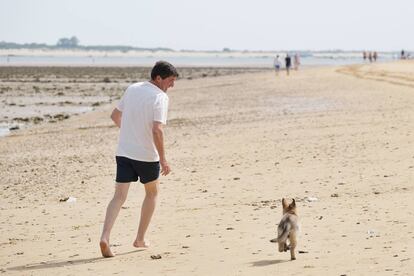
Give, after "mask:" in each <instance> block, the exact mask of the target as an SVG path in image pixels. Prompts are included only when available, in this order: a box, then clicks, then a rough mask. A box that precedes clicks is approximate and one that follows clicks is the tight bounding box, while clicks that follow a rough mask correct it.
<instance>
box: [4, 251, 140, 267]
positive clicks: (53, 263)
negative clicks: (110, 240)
mask: <svg viewBox="0 0 414 276" xmlns="http://www.w3.org/2000/svg"><path fill="white" fill-rule="evenodd" d="M142 251H145V250H142V249H141V250H140V249H138V250H133V251H129V252H125V253H120V254H116V256H115V258H116V257H117V256H124V255H129V254H133V253H136V252H142ZM112 259H114V258H104V257H96V258H89V259H78V260H69V261H59V262H57V261H47V262H40V263H34V264H26V265H21V266H14V267H9V268H7V270H14V271H26V270H36V269H47V268H57V267H63V266H70V265H83V264H89V263H98V262H102V261H108V260H112Z"/></svg>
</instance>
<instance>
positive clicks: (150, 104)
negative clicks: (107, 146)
mask: <svg viewBox="0 0 414 276" xmlns="http://www.w3.org/2000/svg"><path fill="white" fill-rule="evenodd" d="M177 77H178V73H177V70H176V69H175V68H174V66H172V65H171V64H170V63H168V62H165V61H159V62H157V63H156V64H155V66H154V67H153V68H152V71H151V80H150V81H146V82H140V83H135V84H132V85H131V86H129V87H128V88H127V89H126V91H125V93H124V95H123V96H122V98H121V100H120V102H119V104H118V106H117V107H116V108H115V109H114V110H113V112H112V115H111V118H112V120H113V121H114V123H115V124H116V125H117V126H118V127H119V128H120V134H119V142H118V148H117V152H116V164H117V171H116V184H115V194H114V197H113V198H112V200H111V201H110V203H109V205H108V208H107V210H106V216H105V223H104V227H103V231H102V236H101V240H100V247H101V252H102V256H104V257H113V256H114V254H113V253H112V252H111V249H110V246H109V236H110V232H111V229H112V226H113V225H114V222H115V220H116V217H117V216H118V214H119V210H120V209H121V207H122V204H123V203H124V202H125V200H126V197H127V194H128V189H129V184H130V182H136V181H138V179H139V180H140V182H141V183H142V184H144V187H145V198H144V201H143V203H142V208H141V218H140V222H139V227H138V233H137V236H136V239H135V241H134V243H133V245H134V246H135V247H139V248H146V247H148V244H147V243H145V240H144V237H145V232H146V231H147V228H148V225H149V223H150V221H151V217H152V214H153V213H154V209H155V205H156V199H157V193H158V185H159V179H158V178H159V174H160V165H161V174H162V175H167V174H169V173H170V171H171V169H170V167H169V165H168V162H167V160H166V157H165V150H164V134H163V129H162V125H163V124H166V122H167V111H168V96H167V94H166V92H167V90H168V88H170V87H173V86H174V81H175V80H176V78H177Z"/></svg>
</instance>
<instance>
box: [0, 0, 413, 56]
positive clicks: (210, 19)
mask: <svg viewBox="0 0 414 276" xmlns="http://www.w3.org/2000/svg"><path fill="white" fill-rule="evenodd" d="M413 32H414V0H392V1H391V0H341V1H338V0H285V1H280V0H254V1H244V0H205V1H197V0H173V1H171V0H170V1H162V0H147V1H144V0H118V1H115V0H113V1H107V0H69V1H63V0H0V41H8V42H18V43H27V42H37V43H47V44H56V42H57V41H58V39H59V38H62V37H71V36H76V37H78V39H79V40H80V44H82V45H130V46H136V47H168V48H173V49H175V50H181V49H196V50H221V49H223V48H224V47H228V48H231V49H238V50H282V49H303V50H305V49H310V50H317V49H344V50H352V49H355V50H358V49H367V50H368V49H374V50H400V49H402V48H405V49H414V35H413Z"/></svg>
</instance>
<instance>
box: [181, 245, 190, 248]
mask: <svg viewBox="0 0 414 276" xmlns="http://www.w3.org/2000/svg"><path fill="white" fill-rule="evenodd" d="M182 248H190V247H189V246H187V245H183V246H182Z"/></svg>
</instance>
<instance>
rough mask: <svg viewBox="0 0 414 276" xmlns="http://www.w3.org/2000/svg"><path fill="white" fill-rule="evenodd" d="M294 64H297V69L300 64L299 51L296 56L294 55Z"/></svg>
mask: <svg viewBox="0 0 414 276" xmlns="http://www.w3.org/2000/svg"><path fill="white" fill-rule="evenodd" d="M293 64H294V66H295V70H296V71H297V70H298V69H299V65H300V56H299V54H298V53H296V54H295V56H294V57H293Z"/></svg>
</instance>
